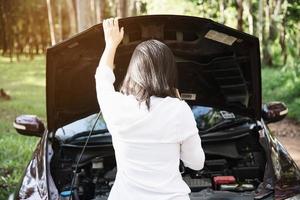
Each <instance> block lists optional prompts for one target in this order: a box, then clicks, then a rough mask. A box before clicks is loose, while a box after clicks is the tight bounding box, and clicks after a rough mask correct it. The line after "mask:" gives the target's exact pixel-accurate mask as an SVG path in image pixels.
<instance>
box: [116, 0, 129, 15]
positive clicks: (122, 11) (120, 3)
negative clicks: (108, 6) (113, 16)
mask: <svg viewBox="0 0 300 200" xmlns="http://www.w3.org/2000/svg"><path fill="white" fill-rule="evenodd" d="M117 16H118V17H121V18H123V17H126V16H127V0H117Z"/></svg>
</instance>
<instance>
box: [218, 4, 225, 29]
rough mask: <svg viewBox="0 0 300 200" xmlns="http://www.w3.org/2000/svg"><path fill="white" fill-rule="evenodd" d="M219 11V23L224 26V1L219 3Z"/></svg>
mask: <svg viewBox="0 0 300 200" xmlns="http://www.w3.org/2000/svg"><path fill="white" fill-rule="evenodd" d="M219 9H220V23H222V24H225V13H224V12H225V5H224V0H220V1H219Z"/></svg>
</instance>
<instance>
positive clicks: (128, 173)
mask: <svg viewBox="0 0 300 200" xmlns="http://www.w3.org/2000/svg"><path fill="white" fill-rule="evenodd" d="M95 79H96V90H97V98H98V102H99V105H100V108H101V110H102V114H103V117H104V120H105V121H106V124H107V128H108V130H109V132H110V133H111V135H112V141H113V147H114V150H115V157H116V162H117V169H118V170H117V175H116V180H115V182H114V185H113V187H112V190H111V192H110V195H109V198H108V199H109V200H188V199H189V196H188V193H190V192H191V191H190V189H189V187H188V186H187V184H186V183H185V182H184V181H183V180H182V177H181V174H180V171H179V163H180V159H181V160H182V161H183V163H184V165H185V166H187V167H189V168H192V169H195V170H200V169H202V168H203V165H204V159H205V156H204V152H203V149H202V147H201V139H200V137H199V135H198V129H197V126H196V122H195V119H194V116H193V113H192V111H191V109H190V107H189V106H188V104H187V103H186V102H185V101H183V100H180V99H178V98H172V97H165V98H160V97H155V96H152V97H151V98H150V111H148V110H147V107H146V104H145V103H142V104H141V106H139V104H138V101H137V100H136V99H135V97H134V96H132V95H124V94H122V93H120V92H117V91H115V89H114V86H113V83H114V81H115V76H114V73H113V71H112V70H111V68H109V67H108V66H99V67H98V68H97V71H96V75H95Z"/></svg>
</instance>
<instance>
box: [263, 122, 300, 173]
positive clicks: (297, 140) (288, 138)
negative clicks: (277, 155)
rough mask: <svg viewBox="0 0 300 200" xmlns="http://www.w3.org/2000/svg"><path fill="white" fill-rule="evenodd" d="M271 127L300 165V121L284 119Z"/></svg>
mask: <svg viewBox="0 0 300 200" xmlns="http://www.w3.org/2000/svg"><path fill="white" fill-rule="evenodd" d="M269 127H270V129H271V130H272V131H273V133H275V135H276V136H277V139H278V140H279V141H280V142H281V143H282V144H283V146H284V147H285V148H286V149H287V151H288V152H289V154H290V155H291V157H292V158H293V159H294V160H295V162H296V163H297V165H298V166H299V167H300V122H297V121H295V120H292V119H284V120H282V121H280V122H277V123H274V124H270V125H269Z"/></svg>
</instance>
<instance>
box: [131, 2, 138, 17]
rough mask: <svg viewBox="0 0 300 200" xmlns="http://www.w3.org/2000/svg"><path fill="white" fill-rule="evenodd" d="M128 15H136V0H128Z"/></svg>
mask: <svg viewBox="0 0 300 200" xmlns="http://www.w3.org/2000/svg"><path fill="white" fill-rule="evenodd" d="M130 4H131V5H130V16H136V15H137V5H136V4H137V1H136V0H131V1H130Z"/></svg>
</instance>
